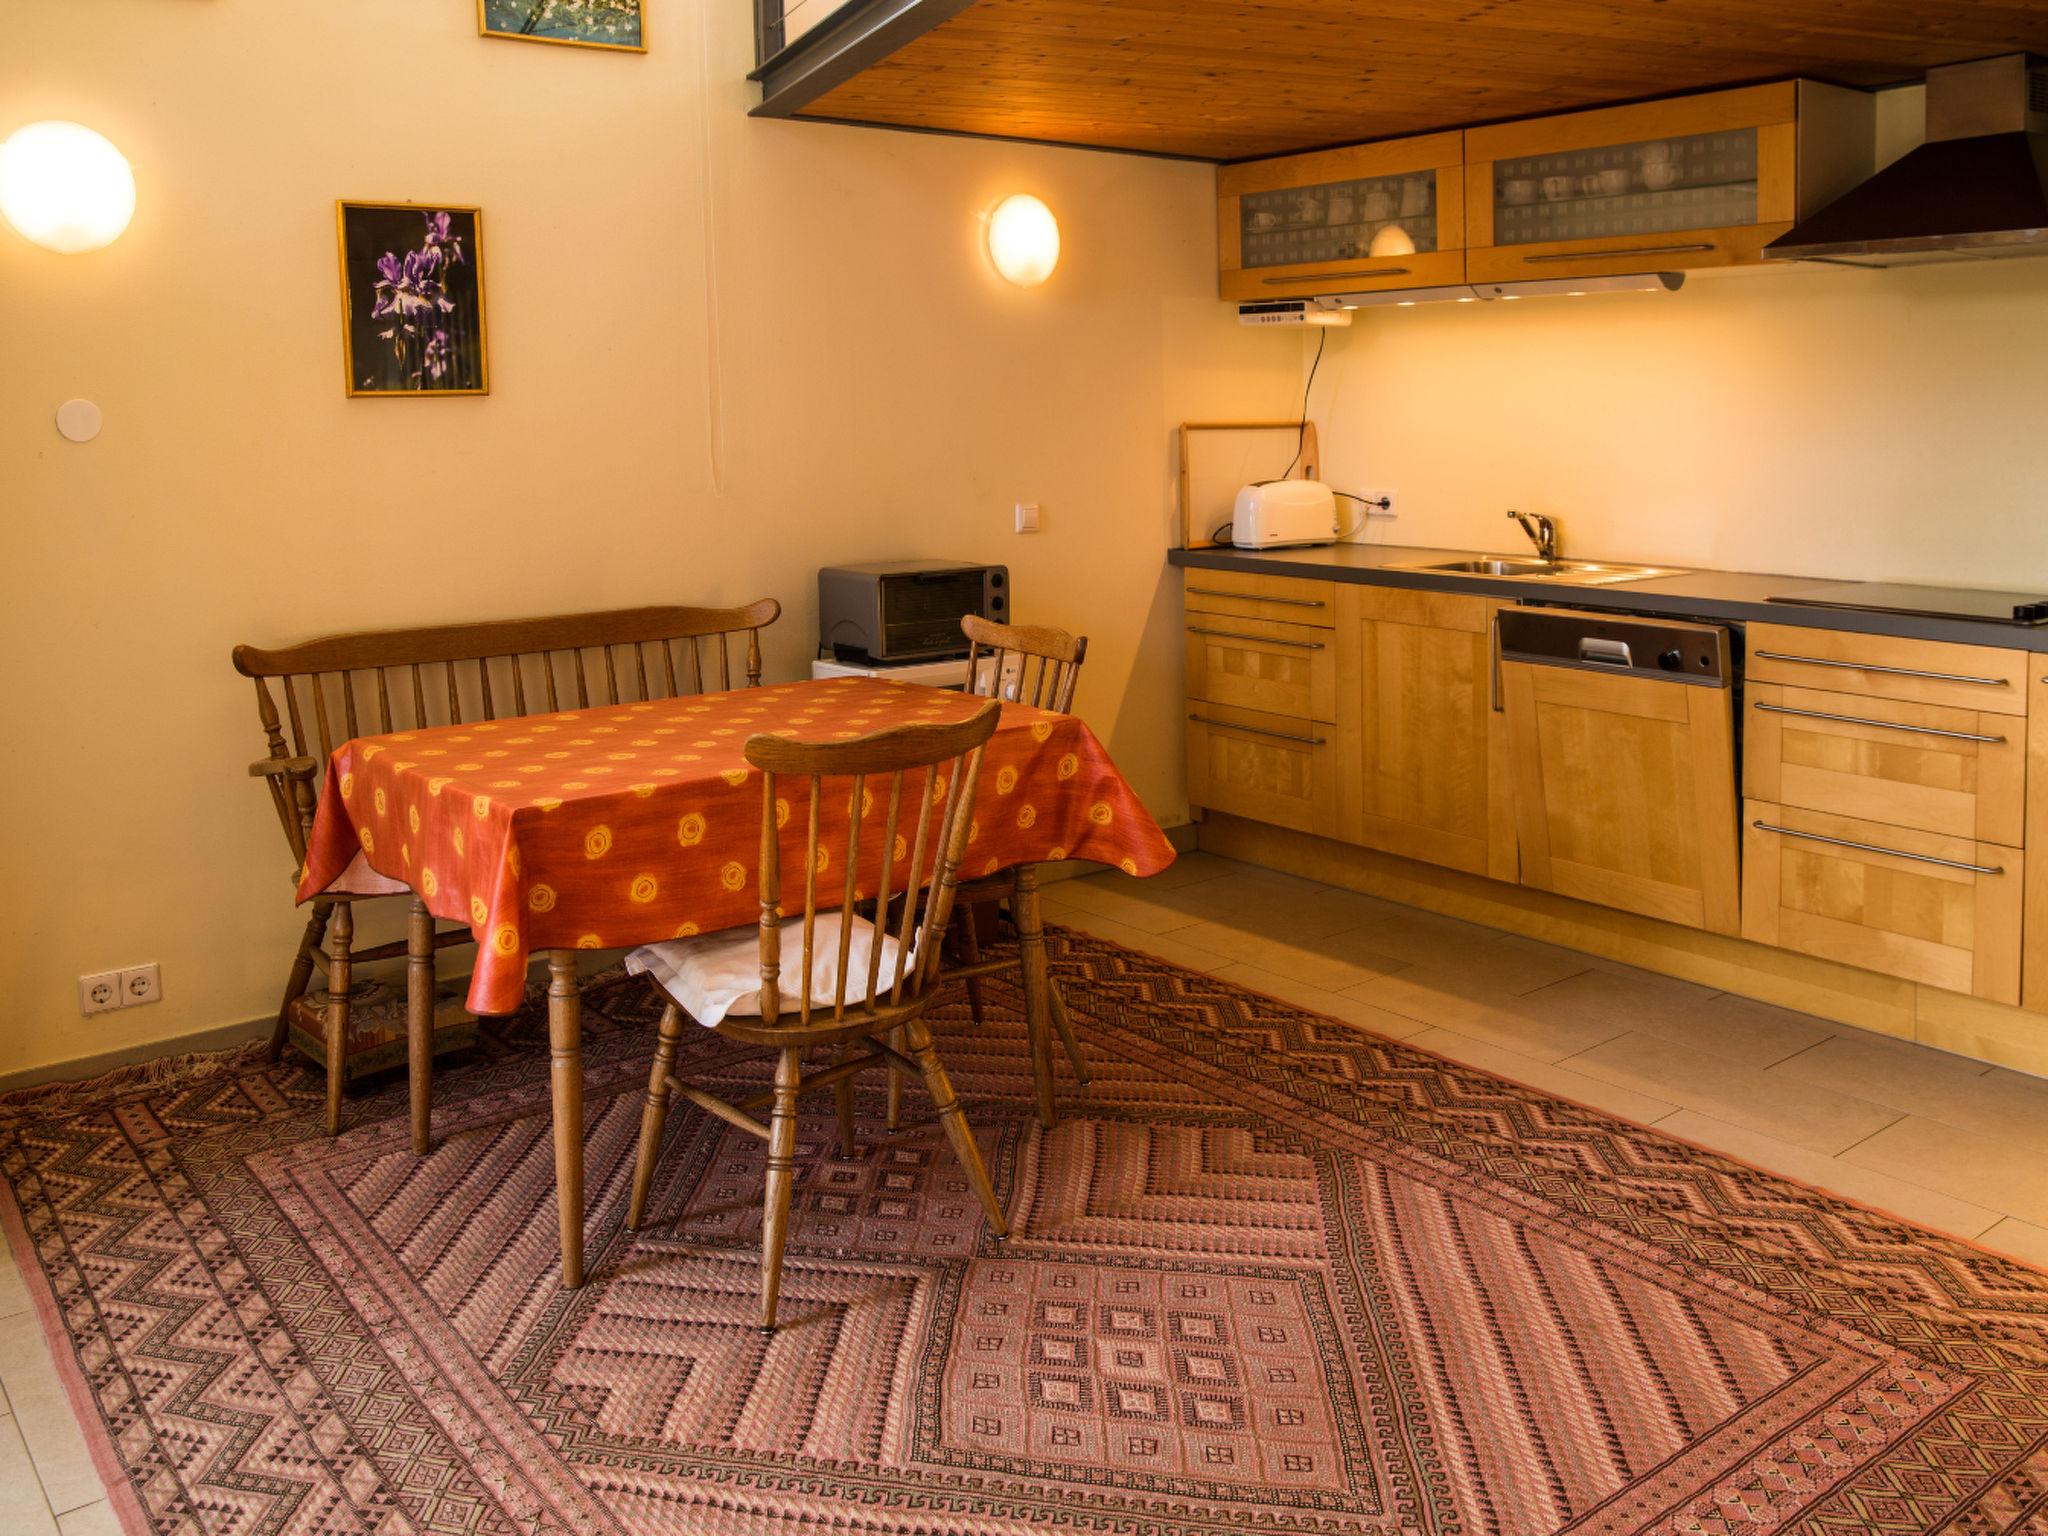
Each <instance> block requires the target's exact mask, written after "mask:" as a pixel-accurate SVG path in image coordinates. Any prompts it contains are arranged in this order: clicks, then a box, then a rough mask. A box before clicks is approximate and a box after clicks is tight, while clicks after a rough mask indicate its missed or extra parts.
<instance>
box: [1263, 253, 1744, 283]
mask: <svg viewBox="0 0 2048 1536" xmlns="http://www.w3.org/2000/svg"><path fill="white" fill-rule="evenodd" d="M1701 249H1702V250H1709V249H1711V247H1709V246H1702V247H1701ZM1407 275H1408V269H1407V268H1406V267H1372V268H1370V269H1368V270H1367V271H1364V272H1308V273H1304V274H1302V275H1301V276H1298V277H1262V278H1260V279H1259V281H1260V282H1262V283H1267V284H1272V285H1276V286H1277V285H1281V284H1286V283H1330V282H1336V281H1338V280H1339V279H1341V278H1346V277H1406V276H1407Z"/></svg>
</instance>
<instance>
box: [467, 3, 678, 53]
mask: <svg viewBox="0 0 2048 1536" xmlns="http://www.w3.org/2000/svg"><path fill="white" fill-rule="evenodd" d="M641 5H642V0H476V24H477V30H478V31H480V32H482V33H483V35H484V36H485V37H516V38H520V39H523V40H524V41H526V42H529V43H570V44H573V45H575V46H577V47H580V48H616V49H619V50H620V51H622V52H626V53H645V52H646V51H647V37H646V31H645V24H644V22H643V20H642V13H641Z"/></svg>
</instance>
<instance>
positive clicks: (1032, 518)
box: [1017, 501, 1038, 533]
mask: <svg viewBox="0 0 2048 1536" xmlns="http://www.w3.org/2000/svg"><path fill="white" fill-rule="evenodd" d="M1017 531H1018V532H1019V533H1036V532H1038V503H1037V502H1035V501H1020V502H1018V503H1017Z"/></svg>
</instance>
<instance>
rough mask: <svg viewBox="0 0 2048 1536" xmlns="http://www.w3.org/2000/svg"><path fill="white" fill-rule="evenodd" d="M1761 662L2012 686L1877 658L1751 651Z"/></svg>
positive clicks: (2007, 681) (1993, 679)
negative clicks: (1880, 661)
mask: <svg viewBox="0 0 2048 1536" xmlns="http://www.w3.org/2000/svg"><path fill="white" fill-rule="evenodd" d="M1750 654H1751V655H1752V656H1754V657H1756V658H1757V659H1758V660H1759V661H1793V662H1797V663H1798V664H1799V665H1800V666H1802V667H1834V668H1835V669H1837V670H1838V671H1842V672H1882V673H1884V674H1885V676H1887V677H1924V678H1926V679H1927V680H1928V681H1930V682H1936V683H1976V684H1978V685H1979V686H1980V687H1984V688H2010V687H2011V686H2012V682H2011V680H2010V679H2008V678H2003V677H1972V676H1970V675H1969V674H1968V673H1967V672H1922V671H1920V670H1919V669H1918V668H1916V667H1880V666H1879V665H1878V664H1877V663H1876V662H1874V661H1832V660H1830V659H1829V658H1827V657H1825V656H1794V655H1792V654H1791V653H1790V652H1789V651H1751V652H1750Z"/></svg>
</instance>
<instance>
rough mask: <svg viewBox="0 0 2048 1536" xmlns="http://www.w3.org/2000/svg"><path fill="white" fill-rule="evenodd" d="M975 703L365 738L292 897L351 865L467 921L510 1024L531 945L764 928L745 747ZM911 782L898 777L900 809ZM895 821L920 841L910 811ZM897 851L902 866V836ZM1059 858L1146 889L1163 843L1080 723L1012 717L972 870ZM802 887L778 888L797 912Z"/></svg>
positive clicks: (828, 801)
mask: <svg viewBox="0 0 2048 1536" xmlns="http://www.w3.org/2000/svg"><path fill="white" fill-rule="evenodd" d="M985 702H986V701H985V700H982V699H977V698H970V697H967V696H965V695H962V694H958V693H946V692H942V691H940V690H938V689H934V688H921V687H915V686H913V685H910V684H907V683H892V682H886V681H881V680H877V679H873V678H859V677H842V678H830V679H822V680H818V681H813V682H802V683H785V684H782V685H780V686H777V687H772V688H747V689H740V690H737V691H735V692H731V693H715V694H705V695H703V696H701V697H693V698H683V699H670V700H663V701H660V702H656V703H645V704H621V705H612V706H607V707H602V708H598V709H584V710H575V711H572V712H569V713H566V714H558V715H540V716H525V717H522V718H519V719H513V720H499V721H495V722H486V723H481V724H476V725H456V726H444V727H441V728H439V729H437V730H430V731H400V732H396V733H394V734H392V735H388V736H369V737H362V738H358V739H356V740H353V741H349V742H345V743H343V744H342V745H341V746H340V747H338V748H337V749H336V750H335V752H334V756H333V757H332V759H331V760H330V761H329V762H328V765H327V786H326V791H325V793H324V794H323V795H322V796H321V799H320V810H319V814H318V816H317V817H316V818H315V820H314V823H313V837H312V843H311V846H310V848H309V849H308V853H307V858H306V868H305V870H304V872H303V874H302V876H301V878H300V881H299V899H300V900H301V901H305V900H308V899H309V898H311V897H314V896H317V895H319V894H320V893H321V892H322V891H325V890H327V889H328V888H329V887H330V886H332V885H334V883H335V882H336V881H337V880H340V879H341V878H342V876H343V875H344V873H347V872H349V871H350V868H351V865H353V864H354V862H355V861H356V860H357V859H358V858H361V859H362V860H363V861H364V862H365V863H367V864H368V865H369V867H370V868H371V869H372V870H375V871H376V872H377V873H378V874H381V875H385V876H388V877H389V878H390V879H392V880H396V881H399V882H401V883H403V884H405V885H408V886H410V887H411V888H412V889H413V890H414V891H415V892H417V893H418V894H419V895H420V897H421V898H422V899H424V900H425V902H426V904H427V906H428V908H429V909H430V910H431V911H432V912H433V913H434V915H435V916H436V917H440V918H446V919H451V920H455V921H460V922H465V923H467V924H468V925H469V928H470V931H471V932H472V933H473V934H475V935H476V939H477V964H476V971H475V974H474V975H473V976H472V978H471V980H470V988H469V1006H470V1008H471V1009H472V1010H473V1011H475V1012H478V1013H509V1012H511V1011H512V1010H513V1009H515V1008H516V1007H517V1006H518V1004H519V1002H520V999H521V997H522V995H523V993H524V989H525V985H526V965H527V957H528V955H529V954H531V953H532V952H533V951H535V950H544V949H567V948H571V947H575V948H583V949H617V948H623V947H625V946H627V945H633V944H646V943H651V942H653V941H654V940H657V939H669V938H677V937H680V936H683V935H686V934H692V933H713V932H716V931H717V930H719V929H721V928H732V927H736V926H738V925H740V924H742V923H751V922H754V921H757V920H758V918H759V916H760V908H759V906H758V904H757V903H758V894H757V891H756V889H755V873H756V871H755V866H756V864H757V862H758V860H759V848H760V837H761V785H760V782H759V775H758V774H757V773H756V772H755V770H753V769H751V768H749V767H748V766H747V762H746V758H745V756H744V755H743V751H742V749H743V747H744V746H745V743H746V740H747V738H748V737H749V736H753V735H755V734H757V733H760V732H764V731H765V732H776V733H780V734H783V735H789V736H794V737H797V738H799V739H802V740H806V741H841V740H845V739H847V738H850V737H853V736H859V735H865V734H866V733H867V732H869V731H875V730H880V729H881V728H883V727H884V726H888V725H896V724H901V723H906V722H911V721H932V722H944V721H952V720H961V719H965V718H966V717H967V716H969V715H971V714H973V713H974V712H975V711H976V710H977V709H979V708H981V706H982V705H983V704H984V703H985ZM919 778H921V775H913V776H910V777H908V778H907V779H906V798H908V787H909V785H910V784H912V783H915V782H917V781H918V779H919ZM849 789H850V785H849ZM791 796H792V797H793V799H794V803H793V804H792V806H791V814H790V815H789V816H788V818H787V820H786V822H785V826H784V831H783V837H784V844H783V861H784V868H785V870H792V869H793V870H797V871H801V869H802V867H803V858H804V854H803V847H804V838H805V836H806V831H807V820H808V810H807V806H808V801H807V799H806V791H805V790H804V789H803V787H802V785H801V784H792V785H791ZM778 798H780V797H779V796H778ZM848 798H849V796H847V795H844V794H842V795H837V796H835V795H833V794H832V793H831V789H830V786H829V785H828V786H827V792H826V795H825V797H824V801H823V805H822V808H821V825H820V837H821V839H822V840H824V841H825V842H826V844H827V846H828V847H839V848H843V847H844V846H845V833H846V821H847V811H848V804H847V802H848ZM886 798H887V797H886V792H885V793H884V794H883V795H881V796H880V797H878V799H879V800H880V802H881V803H878V804H877V805H875V806H874V807H873V808H872V809H871V810H870V811H868V812H866V813H865V814H864V816H863V820H862V828H863V831H862V838H861V841H862V844H863V848H864V851H871V852H872V855H873V857H874V858H875V861H876V862H875V867H874V872H873V875H872V876H870V877H868V878H867V879H866V881H865V882H864V887H863V889H864V891H865V890H867V889H873V888H875V887H876V885H877V883H878V881H877V878H876V877H878V876H879V875H880V872H881V863H880V857H881V849H880V846H879V845H880V842H881V835H882V827H883V818H884V816H885V814H886ZM933 820H934V822H936V815H934V817H933ZM900 825H901V827H903V828H910V827H911V822H910V813H909V811H908V808H907V807H906V809H905V811H904V813H903V815H902V819H901V823H900ZM896 858H897V860H898V861H899V862H903V861H905V858H906V855H905V852H904V845H903V843H902V842H901V841H899V843H898V847H897V850H896ZM1066 858H1076V859H1092V860H1095V861H1097V862H1100V863H1104V864H1111V865H1116V866H1119V867H1121V868H1122V869H1123V870H1125V871H1126V872H1127V873H1130V874H1136V875H1150V874H1155V873H1157V872H1158V871H1159V870H1161V869H1164V868H1165V867H1166V866H1167V865H1168V864H1170V863H1172V862H1173V849H1172V846H1171V845H1170V844H1169V843H1168V842H1167V841H1166V838H1165V835H1164V834H1163V833H1161V832H1160V830H1159V826H1158V824H1157V823H1156V822H1154V821H1153V819H1152V817H1151V816H1150V815H1149V814H1148V813H1147V812H1146V810H1145V808H1144V806H1142V805H1141V804H1139V802H1138V797H1137V796H1136V795H1135V794H1134V793H1133V792H1132V791H1131V788H1130V786H1129V785H1128V784H1126V783H1125V782H1124V780H1123V778H1122V776H1121V775H1120V774H1118V772H1117V771H1116V766H1115V764H1113V763H1112V762H1111V761H1110V760H1109V754H1108V753H1107V752H1105V751H1104V750H1103V749H1102V744H1101V743H1100V742H1098V741H1097V740H1096V739H1095V735H1094V733H1093V732H1091V731H1090V730H1089V729H1088V727H1087V726H1085V725H1083V724H1082V723H1081V722H1080V721H1079V720H1077V719H1075V718H1074V717H1072V716H1071V715H1056V714H1050V713H1048V712H1046V711H1044V710H1039V709H1032V708H1029V707H1028V706H1026V705H1022V704H1005V705H1003V714H1002V721H1001V723H1000V724H999V725H998V727H997V729H996V734H995V736H994V737H993V738H992V739H991V740H990V742H989V745H988V750H987V755H986V756H985V758H984V759H983V763H982V771H981V788H980V795H979V799H978V801H977V804H976V808H975V816H974V827H973V833H972V836H971V837H970V839H969V842H968V848H967V857H966V860H965V861H964V863H963V865H962V873H963V874H965V875H968V876H980V875H984V874H993V873H994V872H995V871H997V870H1000V869H1006V868H1008V867H1010V866H1012V865H1015V864H1024V863H1034V862H1040V861H1046V860H1055V859H1066ZM863 862H865V858H864V859H863ZM358 873H359V871H358ZM842 878H843V877H842ZM892 884H900V882H892ZM828 885H829V887H830V889H831V891H832V892H833V893H834V901H835V903H836V896H837V893H838V891H839V890H840V889H841V888H842V887H841V884H840V881H839V880H830V881H827V880H821V881H820V882H819V888H820V892H819V900H820V902H821V903H823V902H824V901H825V900H826V895H825V891H826V887H827V886H828ZM802 890H803V887H802V882H801V879H800V878H798V879H797V880H795V881H794V882H792V881H791V879H790V877H789V876H788V875H785V876H784V893H785V896H786V897H787V896H789V895H791V894H793V895H794V899H795V900H796V902H797V903H798V905H799V910H801V903H802V899H803V897H802Z"/></svg>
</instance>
